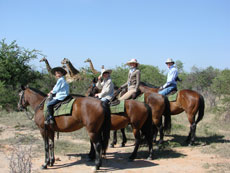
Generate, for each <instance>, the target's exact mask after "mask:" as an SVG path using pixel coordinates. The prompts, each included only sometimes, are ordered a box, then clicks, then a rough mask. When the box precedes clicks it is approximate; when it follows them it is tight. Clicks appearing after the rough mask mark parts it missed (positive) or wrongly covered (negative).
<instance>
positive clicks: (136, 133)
mask: <svg viewBox="0 0 230 173" xmlns="http://www.w3.org/2000/svg"><path fill="white" fill-rule="evenodd" d="M133 134H134V137H135V147H134V150H133V152H132V154H131V156H130V157H129V160H130V161H132V160H134V159H135V158H136V156H137V150H138V148H139V145H140V142H141V135H140V131H139V130H137V129H133Z"/></svg>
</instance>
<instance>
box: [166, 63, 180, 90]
mask: <svg viewBox="0 0 230 173" xmlns="http://www.w3.org/2000/svg"><path fill="white" fill-rule="evenodd" d="M177 76H178V71H177V68H176V67H175V66H174V65H172V66H171V67H170V68H169V72H168V76H167V82H166V83H165V84H164V85H163V88H166V87H168V86H169V85H171V84H175V85H176V84H177V82H176V78H177Z"/></svg>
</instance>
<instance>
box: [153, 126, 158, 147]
mask: <svg viewBox="0 0 230 173" xmlns="http://www.w3.org/2000/svg"><path fill="white" fill-rule="evenodd" d="M157 134H158V129H157V127H156V126H155V125H153V142H154V143H157Z"/></svg>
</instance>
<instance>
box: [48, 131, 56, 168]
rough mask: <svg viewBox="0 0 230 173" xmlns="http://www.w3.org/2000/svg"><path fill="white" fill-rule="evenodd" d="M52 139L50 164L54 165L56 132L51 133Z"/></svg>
mask: <svg viewBox="0 0 230 173" xmlns="http://www.w3.org/2000/svg"><path fill="white" fill-rule="evenodd" d="M50 139H51V144H50V147H49V150H50V166H51V167H52V166H53V165H54V162H55V157H54V132H51V133H50Z"/></svg>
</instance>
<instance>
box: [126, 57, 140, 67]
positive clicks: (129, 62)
mask: <svg viewBox="0 0 230 173" xmlns="http://www.w3.org/2000/svg"><path fill="white" fill-rule="evenodd" d="M131 63H135V64H137V66H138V65H139V63H138V62H137V60H136V59H131V60H130V61H128V62H127V63H126V64H127V65H130V64H131Z"/></svg>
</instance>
